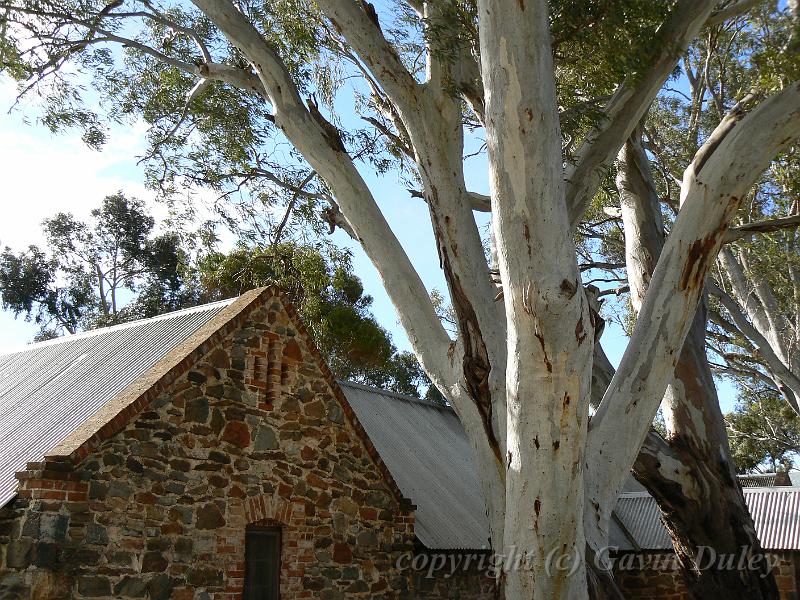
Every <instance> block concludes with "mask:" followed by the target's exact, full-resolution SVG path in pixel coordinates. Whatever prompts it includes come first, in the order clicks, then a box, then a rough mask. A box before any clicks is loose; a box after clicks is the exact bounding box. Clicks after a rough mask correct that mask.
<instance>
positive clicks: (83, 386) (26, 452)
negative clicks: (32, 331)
mask: <svg viewBox="0 0 800 600" xmlns="http://www.w3.org/2000/svg"><path fill="white" fill-rule="evenodd" d="M230 304H231V301H225V302H218V303H215V304H208V305H206V306H201V307H198V308H192V309H188V310H182V311H178V312H174V313H170V314H167V315H163V316H161V317H156V318H154V319H146V320H142V321H135V322H132V323H127V324H124V325H118V326H115V327H108V328H105V329H97V330H94V331H89V332H86V333H80V334H77V335H73V336H69V337H62V338H58V339H54V340H50V341H46V342H40V343H37V344H31V345H29V346H27V347H25V348H23V349H20V350H19V351H13V352H7V353H5V354H2V355H0V431H2V432H3V435H2V437H0V506H2V505H4V504H5V503H6V502H8V501H9V500H10V499H11V498H12V497H13V496H14V495H15V494H16V488H17V480H16V478H15V477H14V474H15V473H16V472H17V471H22V470H23V469H24V468H25V465H26V463H28V462H31V461H38V460H41V458H42V457H43V456H44V455H45V454H46V453H48V452H50V451H51V450H53V448H55V447H56V446H57V445H58V444H60V443H61V442H62V441H63V440H64V439H66V438H67V437H68V436H69V435H70V434H71V433H72V432H74V431H75V429H76V428H78V427H79V426H80V425H82V424H84V423H85V422H86V421H87V420H88V419H89V418H90V417H91V416H92V415H93V414H95V412H97V410H98V409H100V408H101V407H102V406H103V405H104V404H106V403H107V402H108V401H109V400H111V399H112V398H114V397H115V396H117V395H118V394H119V393H120V392H122V391H123V390H124V389H125V388H126V387H128V386H129V385H130V384H132V383H133V382H134V381H136V380H137V379H139V378H140V377H141V376H142V375H143V374H144V373H146V372H147V371H148V370H150V369H151V368H152V367H153V366H154V365H155V364H156V363H157V362H159V361H160V360H161V359H162V358H163V357H164V356H165V355H166V354H168V353H169V352H170V351H171V350H172V349H173V348H175V347H177V346H179V345H180V344H181V343H183V342H184V341H185V340H186V339H187V338H189V337H190V336H191V335H192V334H194V333H195V332H196V331H197V330H198V329H200V328H201V327H202V326H203V325H205V324H206V323H208V322H209V321H211V320H212V319H213V318H214V317H215V316H217V315H219V313H220V312H221V311H222V310H223V309H224V308H225V307H227V306H229V305H230Z"/></svg>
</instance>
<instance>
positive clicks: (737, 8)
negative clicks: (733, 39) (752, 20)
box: [705, 0, 763, 27]
mask: <svg viewBox="0 0 800 600" xmlns="http://www.w3.org/2000/svg"><path fill="white" fill-rule="evenodd" d="M762 2H763V0H739V1H738V2H734V3H733V4H731V5H730V6H726V7H725V8H723V9H720V10H715V11H714V12H713V13H711V16H710V17H708V20H707V21H706V24H705V26H706V27H716V26H717V25H722V24H723V23H724V22H725V21H729V20H730V19H735V18H736V17H739V16H741V15H743V14H744V13H746V12H748V11H749V10H750V9H752V8H755V7H756V6H758V5H759V4H761V3H762Z"/></svg>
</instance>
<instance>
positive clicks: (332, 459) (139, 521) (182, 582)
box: [0, 298, 413, 600]
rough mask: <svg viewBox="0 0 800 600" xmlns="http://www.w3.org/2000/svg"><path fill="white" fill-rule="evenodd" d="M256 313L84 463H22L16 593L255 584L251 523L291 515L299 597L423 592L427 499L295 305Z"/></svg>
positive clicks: (2, 561) (152, 592)
mask: <svg viewBox="0 0 800 600" xmlns="http://www.w3.org/2000/svg"><path fill="white" fill-rule="evenodd" d="M245 312H246V313H247V314H246V316H245V317H243V318H242V319H240V322H237V323H236V326H235V327H229V328H228V329H227V330H226V332H225V333H224V335H223V334H219V335H218V336H217V338H216V339H214V340H212V341H209V342H206V343H205V344H204V345H203V346H202V348H201V351H200V353H199V354H198V353H195V355H194V356H195V360H194V362H193V364H191V365H189V366H190V368H189V369H188V371H187V370H186V369H183V374H182V375H181V376H179V377H177V376H176V377H177V378H176V379H174V380H173V381H170V383H169V385H167V386H163V389H161V390H159V393H158V394H157V395H155V396H153V397H152V398H146V399H145V400H141V399H140V400H138V401H137V403H138V404H136V407H137V413H138V414H137V416H135V417H134V418H133V419H132V420H130V422H128V423H127V424H125V423H124V422H123V423H110V424H108V425H107V426H104V427H102V428H100V429H99V433H98V434H97V435H95V436H94V438H93V439H95V440H96V443H94V444H93V445H90V446H88V449H79V450H78V451H77V452H78V453H79V455H80V453H85V456H84V457H83V458H81V459H80V460H78V461H77V464H75V460H67V459H64V460H57V459H48V461H47V462H45V463H35V464H30V465H29V469H28V470H27V471H26V472H25V473H23V474H21V477H20V479H21V481H20V491H19V494H18V497H17V498H16V499H15V500H14V501H13V502H12V503H11V504H9V505H7V506H6V507H4V508H3V509H0V545H1V546H2V550H0V598H4V599H5V598H8V599H10V598H14V599H15V600H16V599H21V598H36V599H37V600H42V599H53V600H55V599H56V598H58V599H63V598H76V599H77V598H100V597H115V598H143V597H148V598H151V599H153V600H159V599H166V598H175V599H177V600H181V599H190V598H192V599H193V598H197V599H200V600H212V599H214V600H229V599H230V600H233V599H234V598H240V597H241V591H242V585H243V581H244V536H245V528H246V526H247V525H248V524H251V523H253V524H273V525H279V526H280V527H281V528H282V560H281V568H282V573H281V593H282V596H283V597H285V598H326V599H336V598H344V597H347V598H353V597H364V598H403V597H407V596H408V595H409V592H408V588H409V586H410V581H409V580H408V576H409V574H408V573H401V572H400V571H399V570H398V569H397V568H396V564H397V558H398V557H399V555H400V553H402V552H408V551H411V550H412V547H413V516H412V512H411V510H410V509H411V507H409V506H407V505H405V504H403V503H401V501H400V499H399V494H398V492H397V489H396V487H394V486H393V485H392V483H391V481H390V480H389V479H387V478H386V477H385V473H384V472H383V471H382V470H381V469H380V468H379V467H378V466H377V465H378V463H377V462H376V460H375V452H374V448H373V447H372V446H371V444H370V443H369V442H368V441H365V438H364V434H363V431H360V430H359V429H360V426H358V425H357V423H355V424H354V423H353V422H352V410H351V409H350V407H349V405H347V404H346V401H343V397H342V396H341V393H340V392H338V391H337V390H336V389H334V387H333V386H332V385H331V381H332V380H331V378H330V374H329V373H326V372H324V369H325V367H320V366H319V365H318V361H317V359H316V357H315V355H314V354H313V352H312V351H311V350H310V349H309V348H308V347H307V346H306V344H305V343H304V341H303V339H304V336H303V335H301V332H299V331H298V327H297V326H296V325H295V323H294V322H293V321H292V320H291V319H290V318H289V316H288V314H287V313H286V312H285V310H284V308H283V305H282V304H281V303H280V302H278V301H277V300H276V299H274V298H272V299H269V298H267V299H262V300H261V301H260V303H259V306H256V307H255V308H252V310H251V309H247V310H246V311H245ZM112 425H113V426H116V431H115V427H112ZM120 427H121V430H120ZM82 448H83V447H82Z"/></svg>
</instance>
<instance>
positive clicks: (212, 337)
mask: <svg viewBox="0 0 800 600" xmlns="http://www.w3.org/2000/svg"><path fill="white" fill-rule="evenodd" d="M273 299H277V300H278V301H280V303H281V305H282V306H283V308H284V310H285V311H286V313H287V314H288V315H289V319H290V320H291V322H292V324H293V325H294V326H295V328H296V329H297V331H298V333H299V334H300V335H301V336H302V337H303V341H304V342H305V345H306V347H307V348H308V350H309V353H310V354H311V356H312V357H313V358H314V360H315V362H316V364H317V366H318V367H319V369H320V371H321V372H322V374H323V377H324V378H325V380H326V382H327V383H328V385H329V387H330V389H331V390H332V392H333V395H334V397H335V398H336V399H337V401H338V402H339V404H340V405H341V407H342V410H343V411H344V413H345V414H346V415H347V419H348V421H349V423H350V425H351V426H352V427H353V428H354V429H355V430H356V433H357V434H358V436H359V437H360V438H361V440H362V442H363V443H364V446H365V448H366V450H367V453H368V454H369V456H370V457H371V458H372V460H373V462H374V463H375V465H376V466H377V468H378V470H379V471H380V472H381V475H382V476H383V478H384V480H385V482H386V484H387V485H388V486H389V488H390V490H391V491H392V493H393V494H394V496H395V498H396V500H397V502H398V503H399V504H400V510H401V511H402V512H403V513H411V512H412V511H413V510H414V508H415V507H414V505H413V504H412V503H411V501H410V500H409V499H408V498H405V497H404V496H403V493H402V492H401V491H400V488H399V487H398V486H397V483H396V482H395V480H394V478H393V477H392V474H391V473H390V472H389V469H388V468H387V467H386V464H385V463H384V462H383V459H382V458H381V456H380V455H379V454H378V451H377V450H376V449H375V446H374V445H373V444H372V441H371V440H370V439H369V436H368V435H367V432H366V431H365V430H364V428H363V426H362V425H361V423H360V422H359V421H358V417H357V416H356V414H355V412H354V411H353V408H352V407H351V406H350V403H349V402H348V401H347V398H346V396H345V395H344V392H342V390H341V388H340V387H339V384H338V382H337V381H336V378H335V377H334V375H333V373H332V372H331V370H330V369H329V368H328V365H327V364H325V361H324V360H323V358H322V355H321V354H320V352H319V349H318V348H317V347H316V345H315V344H314V342H313V340H312V339H311V336H310V335H309V334H308V331H307V330H306V328H305V326H304V325H303V324H302V322H301V321H300V318H299V316H298V314H297V311H296V310H295V308H294V307H293V306H292V305H291V303H290V302H289V300H288V299H287V298H286V296H285V295H284V294H283V292H282V291H281V290H279V289H278V288H277V287H275V286H269V287H264V288H259V289H255V290H250V291H248V292H246V293H244V294H242V295H241V296H239V298H237V299H236V300H235V301H234V302H233V303H231V304H230V305H228V306H226V307H225V308H224V309H223V310H222V311H220V313H219V314H218V315H217V316H215V317H214V318H213V319H211V320H210V321H209V322H208V323H206V324H205V325H204V326H203V327H201V328H200V329H198V330H197V331H196V332H195V333H194V334H193V335H192V336H190V337H189V338H188V339H187V340H186V341H184V342H183V343H182V344H181V345H180V346H178V347H176V348H174V349H173V350H171V351H170V352H169V353H168V354H167V355H166V356H165V357H164V358H162V359H161V360H160V361H158V362H157V363H156V364H155V365H154V366H153V367H152V368H151V369H150V370H149V371H147V372H146V373H145V374H143V375H142V376H141V377H139V378H138V379H137V380H136V381H134V382H133V383H131V384H130V385H129V386H128V387H127V388H125V389H124V390H122V392H120V393H119V394H118V395H117V396H116V397H115V398H113V399H112V400H110V401H109V402H106V403H105V404H104V405H103V406H102V407H101V408H100V409H99V410H98V411H97V412H96V413H95V414H94V415H92V416H91V417H90V418H89V419H88V420H87V421H85V422H84V423H83V424H81V425H80V426H79V427H78V428H77V429H76V430H75V431H73V432H72V433H71V434H70V435H69V436H67V438H66V439H64V440H63V441H62V442H61V443H60V444H59V445H58V446H56V447H55V448H54V449H53V450H51V451H50V452H49V453H48V454H47V455H46V456H45V462H44V463H32V464H36V465H37V466H41V467H43V468H45V469H47V465H50V464H54V463H65V462H67V463H70V464H72V465H77V464H78V463H79V462H80V461H81V460H83V459H84V458H85V457H86V456H88V455H89V454H90V453H91V452H93V451H94V450H96V449H97V448H98V447H99V446H100V444H102V443H103V442H104V441H106V440H108V439H110V438H111V437H112V436H114V435H116V434H117V433H119V432H120V431H122V429H124V428H125V427H126V426H127V425H128V424H129V423H130V422H131V421H132V420H133V418H134V417H135V416H136V415H138V414H139V413H141V412H142V411H143V410H144V409H145V408H147V407H148V406H149V405H150V403H151V402H152V401H153V400H154V399H155V398H157V397H158V396H159V395H161V394H162V393H164V392H165V391H167V390H168V389H169V387H170V385H172V384H173V383H174V382H175V381H176V380H177V379H178V378H180V377H181V376H182V375H183V374H185V373H186V372H187V371H188V370H189V369H190V368H191V367H192V366H193V365H194V364H196V363H197V361H199V360H200V359H201V358H202V357H203V356H204V355H205V354H207V353H208V352H209V351H210V350H211V349H212V348H213V347H214V346H216V345H217V344H219V343H221V342H222V341H223V340H224V339H225V338H226V337H227V336H228V335H229V334H230V333H231V332H233V331H234V330H235V329H237V328H238V327H240V326H241V323H242V321H244V320H246V319H247V317H248V315H249V314H250V313H251V312H252V311H253V310H255V309H257V308H260V307H262V306H265V305H266V304H267V302H268V301H271V300H273ZM30 467H31V464H29V465H28V468H30ZM26 470H27V469H26ZM59 470H61V471H63V466H62V467H60V469H59ZM17 477H18V478H20V479H25V478H26V475H25V472H22V473H19V474H18V475H17Z"/></svg>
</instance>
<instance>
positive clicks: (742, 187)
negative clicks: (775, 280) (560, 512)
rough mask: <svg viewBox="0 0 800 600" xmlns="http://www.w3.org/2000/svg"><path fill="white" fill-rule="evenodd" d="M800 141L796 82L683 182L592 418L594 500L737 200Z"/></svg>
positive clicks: (649, 414) (737, 117)
mask: <svg viewBox="0 0 800 600" xmlns="http://www.w3.org/2000/svg"><path fill="white" fill-rule="evenodd" d="M798 136H800V83H797V82H795V83H793V84H791V85H790V86H788V87H787V88H786V89H785V90H783V91H782V92H780V93H778V94H776V95H774V96H772V97H771V98H769V99H767V100H765V101H764V102H762V103H761V104H760V105H759V106H758V107H757V108H756V109H754V110H753V111H752V112H751V113H750V114H749V115H747V116H744V115H743V113H742V111H741V109H739V110H737V111H734V112H733V113H732V114H730V115H729V116H728V117H726V119H724V120H723V122H722V123H720V125H719V127H718V128H717V130H716V131H715V132H714V134H712V135H711V137H710V141H709V142H707V144H706V145H704V147H703V148H701V149H700V151H699V152H698V153H697V155H696V156H695V159H694V161H693V162H692V164H691V165H690V166H689V168H687V170H686V173H685V175H684V184H683V189H682V193H681V197H682V207H681V210H680V212H679V214H678V217H677V219H676V220H675V224H674V227H673V230H672V233H671V234H670V236H669V238H668V239H667V242H666V244H665V246H664V250H663V252H662V254H661V259H660V260H659V263H658V266H657V268H656V271H655V273H654V275H653V279H652V282H651V283H650V287H649V289H648V293H647V296H646V297H645V299H644V302H643V304H642V309H641V312H640V315H639V319H638V320H637V323H636V326H635V327H634V330H633V335H632V336H631V341H630V343H629V344H628V347H627V349H626V351H625V354H624V356H623V358H622V361H621V363H620V366H619V369H618V371H617V373H616V374H615V376H614V379H613V380H612V382H611V385H610V386H609V389H608V391H607V392H606V394H605V396H604V398H603V401H602V403H601V405H600V408H599V409H598V411H597V413H596V414H595V417H594V418H593V419H592V423H591V428H590V438H589V447H588V453H589V455H591V456H596V457H600V460H599V465H598V468H599V471H598V472H597V473H595V474H594V476H593V480H594V481H595V482H596V483H597V485H598V489H597V490H596V492H597V497H595V500H597V501H599V502H600V503H601V504H603V503H604V502H609V501H610V500H611V499H613V498H614V497H616V494H618V493H619V490H620V489H621V486H622V483H623V482H624V479H625V476H626V474H627V471H628V469H629V467H630V465H632V464H633V461H634V459H635V457H636V455H637V453H638V451H639V447H640V445H641V442H642V440H643V439H644V436H645V435H646V433H647V431H648V428H649V426H650V423H651V421H652V418H653V415H654V414H655V412H656V410H657V408H658V405H659V403H660V401H661V398H662V397H663V394H664V391H665V390H666V388H667V385H668V383H669V381H670V380H671V378H672V376H673V370H674V368H675V365H676V362H677V359H678V357H679V354H680V350H681V348H682V346H683V342H684V339H685V337H686V335H687V333H688V331H689V328H690V327H691V325H692V321H693V319H694V316H695V313H696V309H697V305H698V302H699V300H700V297H701V294H702V290H703V287H704V283H705V279H706V274H707V272H708V270H709V268H710V267H711V265H712V264H713V261H714V259H715V257H716V255H717V253H718V252H719V249H720V248H721V246H722V243H723V239H724V235H725V231H726V230H727V227H728V224H729V222H730V219H731V218H732V216H733V215H734V214H735V212H736V209H737V208H738V207H739V205H740V203H741V199H742V198H743V197H744V195H745V194H746V192H747V190H748V189H749V188H750V186H752V184H753V183H754V182H755V180H756V178H757V177H758V176H759V175H760V174H761V172H762V171H763V170H764V169H765V168H767V166H769V164H770V162H771V160H772V159H773V157H774V156H775V155H776V154H778V153H779V152H780V151H781V150H783V149H784V148H786V147H788V146H789V145H790V144H791V143H792V142H793V141H794V139H795V138H797V137H798Z"/></svg>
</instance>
